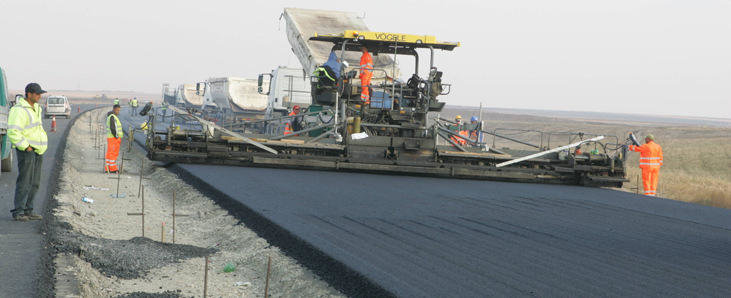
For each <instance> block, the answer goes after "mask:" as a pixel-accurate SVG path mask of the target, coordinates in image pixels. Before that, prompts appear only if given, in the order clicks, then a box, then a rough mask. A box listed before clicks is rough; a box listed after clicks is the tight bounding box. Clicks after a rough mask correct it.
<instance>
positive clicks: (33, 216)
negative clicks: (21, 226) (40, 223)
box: [23, 213, 43, 220]
mask: <svg viewBox="0 0 731 298" xmlns="http://www.w3.org/2000/svg"><path fill="white" fill-rule="evenodd" d="M23 216H25V217H27V218H28V220H41V219H43V216H40V215H38V214H35V213H26V214H24V215H23Z"/></svg>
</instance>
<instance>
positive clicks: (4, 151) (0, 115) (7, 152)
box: [0, 67, 17, 172]
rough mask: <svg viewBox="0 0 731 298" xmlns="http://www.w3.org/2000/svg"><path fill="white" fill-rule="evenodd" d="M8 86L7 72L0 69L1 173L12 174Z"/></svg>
mask: <svg viewBox="0 0 731 298" xmlns="http://www.w3.org/2000/svg"><path fill="white" fill-rule="evenodd" d="M7 96H8V85H7V80H6V79H5V72H4V71H3V69H2V67H0V160H1V161H0V172H10V169H12V168H13V147H12V145H11V144H10V138H8V113H9V111H10V106H9V105H8V104H9V102H8V97H7ZM16 98H17V96H16Z"/></svg>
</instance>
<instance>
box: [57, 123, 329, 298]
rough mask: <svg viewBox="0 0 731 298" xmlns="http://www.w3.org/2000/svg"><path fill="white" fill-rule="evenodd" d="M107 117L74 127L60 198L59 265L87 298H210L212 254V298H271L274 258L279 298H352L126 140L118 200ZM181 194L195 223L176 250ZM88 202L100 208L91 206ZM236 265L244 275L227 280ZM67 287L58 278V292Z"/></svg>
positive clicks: (185, 223)
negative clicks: (101, 128)
mask: <svg viewBox="0 0 731 298" xmlns="http://www.w3.org/2000/svg"><path fill="white" fill-rule="evenodd" d="M105 112H106V111H101V110H94V111H92V112H89V113H85V114H83V115H81V116H80V118H79V119H78V121H77V122H76V124H75V125H74V127H72V128H71V131H70V132H69V136H68V138H69V139H68V143H67V147H66V152H65V159H64V161H65V162H64V164H63V165H62V170H61V174H60V177H61V181H59V188H60V190H59V194H58V196H57V197H56V200H57V205H58V206H57V207H56V209H55V210H53V214H54V216H55V217H56V220H57V222H58V224H57V229H58V230H59V231H58V232H56V233H57V235H55V236H54V237H52V242H53V245H55V246H56V247H57V248H56V249H57V251H59V255H58V258H65V260H66V261H65V262H63V264H64V266H66V267H65V268H62V269H64V271H66V272H72V273H73V274H74V275H75V277H76V278H77V279H78V280H79V283H80V285H79V288H80V290H81V295H82V296H83V297H114V296H124V297H138V296H144V295H146V294H152V293H155V295H156V296H158V297H175V296H183V297H190V296H195V297H200V296H202V294H203V278H204V264H205V261H204V257H203V256H204V255H209V258H210V263H209V272H208V294H209V296H210V297H254V296H262V295H263V294H264V287H265V276H266V271H267V262H268V257H271V276H270V282H269V293H270V295H272V296H275V297H294V296H297V297H339V296H342V294H341V293H339V292H338V291H337V290H335V289H334V288H332V287H331V286H329V285H328V284H327V283H325V282H324V281H322V280H321V279H319V278H318V276H316V275H314V274H313V273H311V272H310V271H308V270H307V269H306V268H303V267H302V266H301V265H300V264H298V263H297V262H296V261H295V260H293V259H292V258H290V257H288V256H286V255H284V254H283V253H282V252H281V251H280V250H279V249H278V248H277V247H272V246H270V245H269V243H268V242H267V241H266V240H264V239H262V238H260V237H259V236H258V235H257V234H256V233H254V232H252V231H251V230H249V229H248V228H247V227H246V226H244V225H243V224H241V223H239V222H238V221H237V220H236V219H234V218H233V217H232V216H231V215H229V214H228V213H227V212H226V211H225V210H223V209H222V208H220V207H219V206H217V205H216V204H214V203H213V202H212V201H211V200H210V199H209V198H208V197H206V196H204V195H203V194H201V193H200V192H198V191H197V190H196V189H194V188H193V187H191V186H190V185H188V184H186V183H185V182H183V181H182V180H180V179H179V178H178V177H177V176H176V175H175V174H173V173H171V172H170V171H168V170H166V169H165V168H161V167H157V166H154V165H153V164H152V162H151V161H149V160H147V159H146V158H145V157H144V155H143V153H142V151H141V149H140V148H138V147H137V148H135V147H134V146H133V147H132V150H131V151H129V152H128V151H127V150H128V144H127V142H126V140H125V141H124V142H123V143H122V144H123V145H122V150H121V151H124V152H125V153H124V154H125V155H124V158H125V160H124V169H123V173H122V174H121V175H120V179H119V193H120V198H115V197H114V196H116V187H117V182H118V180H117V179H116V178H117V176H116V175H113V174H103V173H102V168H103V162H104V159H103V152H102V151H103V150H104V148H103V144H104V143H103V142H102V146H100V147H99V148H94V144H95V138H94V132H95V131H96V123H101V119H103V118H104V117H103V116H104V115H102V113H105ZM90 117H91V123H92V125H90ZM90 127H91V130H90ZM104 141H105V140H104ZM118 162H120V163H121V152H120V160H119V161H118ZM141 165H143V170H142V173H143V176H144V179H143V180H142V185H143V186H144V208H145V209H144V213H145V225H144V235H145V237H146V238H141V237H140V236H141V235H142V225H141V223H142V219H141V216H137V215H128V213H139V212H141V209H142V200H141V196H138V192H139V189H138V183H139V172H140V166H141ZM173 191H174V192H175V197H176V200H175V206H176V210H175V212H176V213H177V214H180V215H188V216H180V217H176V232H175V243H176V244H175V245H173V244H170V242H171V241H172V236H173V235H172V212H173V210H172V206H173V205H172V196H173ZM84 197H86V198H89V199H92V200H93V203H88V202H84V201H82V198H84ZM163 224H164V227H163ZM163 237H164V241H161V240H163V239H161V238H163ZM69 260H70V261H69ZM57 264H58V262H57ZM227 265H229V266H233V267H235V270H234V271H233V272H228V273H227V272H224V267H225V266H227ZM69 267H71V268H69ZM57 271H60V270H59V269H58V268H57ZM60 279H61V277H59V276H58V275H57V285H58V281H59V280H60Z"/></svg>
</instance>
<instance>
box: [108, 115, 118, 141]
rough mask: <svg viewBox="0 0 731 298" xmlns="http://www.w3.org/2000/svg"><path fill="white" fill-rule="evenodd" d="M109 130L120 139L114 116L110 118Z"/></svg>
mask: <svg viewBox="0 0 731 298" xmlns="http://www.w3.org/2000/svg"><path fill="white" fill-rule="evenodd" d="M109 131H111V132H112V136H114V138H115V139H118V137H117V121H114V117H112V119H109Z"/></svg>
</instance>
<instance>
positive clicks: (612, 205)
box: [173, 164, 731, 297]
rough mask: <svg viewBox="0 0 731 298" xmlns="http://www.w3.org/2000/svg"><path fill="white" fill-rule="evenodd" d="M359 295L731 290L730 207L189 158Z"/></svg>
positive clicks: (258, 219) (259, 224)
mask: <svg viewBox="0 0 731 298" xmlns="http://www.w3.org/2000/svg"><path fill="white" fill-rule="evenodd" d="M173 169H174V170H177V171H179V173H180V174H181V175H182V176H184V178H187V179H188V181H191V182H193V183H194V184H197V185H198V186H199V187H200V188H202V189H204V190H206V191H208V192H209V193H211V194H212V195H213V197H214V200H216V201H217V202H219V204H222V205H223V206H224V207H226V208H227V209H229V211H230V212H232V213H233V214H235V215H236V216H237V217H238V218H240V219H241V220H242V221H243V222H244V223H246V224H247V225H249V226H250V227H252V228H253V229H255V230H256V231H257V232H258V233H260V234H262V235H263V236H265V237H266V238H267V239H268V240H269V241H271V242H272V243H273V244H275V245H278V246H280V247H281V248H282V249H283V250H284V251H286V252H288V253H290V254H291V255H293V256H294V257H295V258H297V259H298V260H299V261H300V262H302V263H304V264H305V265H307V266H308V267H310V268H311V269H313V270H314V271H315V272H317V273H318V274H320V276H321V277H323V278H324V279H326V280H327V281H329V282H330V283H331V284H333V285H334V286H335V287H336V288H338V289H340V290H342V291H344V292H345V293H346V294H348V295H352V296H376V295H383V294H393V295H396V296H403V297H425V296H429V297H485V296H582V297H586V296H654V297H667V296H716V297H731V210H727V209H720V208H712V207H706V206H700V205H695V204H689V203H684V202H679V201H673V200H668V199H657V198H649V197H645V196H642V195H636V194H631V193H626V192H620V191H614V190H609V189H598V188H587V187H578V186H562V185H541V184H523V183H506V182H489V181H474V180H455V179H439V178H427V177H411V176H389V175H372V174H358V173H338V172H323V171H305V170H284V169H267V168H243V167H230V166H211V165H190V164H181V165H177V166H175V167H173Z"/></svg>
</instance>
